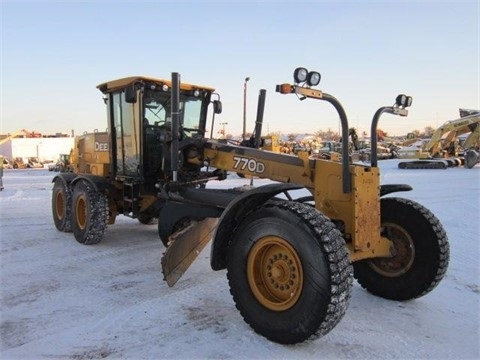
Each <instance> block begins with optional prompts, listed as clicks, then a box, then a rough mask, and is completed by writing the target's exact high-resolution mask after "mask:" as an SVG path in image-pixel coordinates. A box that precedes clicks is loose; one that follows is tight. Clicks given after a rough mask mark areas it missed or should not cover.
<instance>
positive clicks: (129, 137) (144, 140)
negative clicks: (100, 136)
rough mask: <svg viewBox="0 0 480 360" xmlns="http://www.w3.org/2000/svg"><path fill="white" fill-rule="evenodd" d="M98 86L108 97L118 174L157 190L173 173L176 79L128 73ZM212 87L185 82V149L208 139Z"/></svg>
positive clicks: (181, 135) (182, 143)
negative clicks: (173, 80)
mask: <svg viewBox="0 0 480 360" xmlns="http://www.w3.org/2000/svg"><path fill="white" fill-rule="evenodd" d="M97 88H98V89H99V90H100V91H102V92H103V93H104V94H105V95H106V96H107V97H106V103H107V107H108V119H109V131H110V133H111V142H112V143H111V149H112V151H111V154H110V158H111V171H112V174H113V176H114V178H116V179H118V180H121V179H126V180H127V179H129V180H131V181H138V182H141V183H143V184H145V185H146V186H147V187H150V186H151V188H152V191H154V188H153V185H154V184H155V183H156V182H158V181H159V180H160V181H162V180H164V179H165V178H166V177H167V176H168V174H169V173H170V159H171V154H170V153H169V149H170V146H169V145H170V143H171V141H172V131H171V130H172V118H171V116H172V115H171V114H172V108H171V101H172V100H171V98H172V91H171V90H172V83H171V81H170V80H162V79H155V78H147V77H129V78H123V79H118V80H114V81H110V82H107V83H103V84H100V85H98V86H97ZM213 91H214V89H213V88H209V87H205V86H198V85H191V84H187V83H182V84H181V85H180V104H179V134H178V138H179V145H180V146H179V149H180V150H181V149H182V147H183V148H185V147H188V146H189V144H190V143H193V142H195V140H196V139H200V138H202V139H203V138H204V136H205V132H206V119H207V112H208V105H209V104H210V98H211V95H212V93H213ZM149 185H150V186H149Z"/></svg>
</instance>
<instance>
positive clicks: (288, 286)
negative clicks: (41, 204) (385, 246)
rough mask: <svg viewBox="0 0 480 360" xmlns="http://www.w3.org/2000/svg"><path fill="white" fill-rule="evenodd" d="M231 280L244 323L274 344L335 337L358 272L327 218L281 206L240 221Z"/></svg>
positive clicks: (229, 265) (232, 250) (290, 204)
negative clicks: (332, 335) (333, 330)
mask: <svg viewBox="0 0 480 360" xmlns="http://www.w3.org/2000/svg"><path fill="white" fill-rule="evenodd" d="M227 276H228V280H229V285H230V292H231V294H232V296H233V300H234V302H235V304H236V307H237V309H238V310H239V311H240V313H241V315H242V316H243V318H244V319H245V321H246V322H247V323H248V324H249V325H250V326H251V327H252V328H253V329H254V330H255V331H256V332H257V333H259V334H261V335H263V336H265V337H266V338H268V339H269V340H272V341H275V342H278V343H282V344H295V343H299V342H302V341H304V340H306V339H309V338H315V337H318V336H321V335H324V334H326V333H328V332H329V331H330V330H331V329H333V328H334V327H335V326H336V325H337V323H338V322H339V321H340V320H341V319H342V317H343V315H344V314H345V311H346V309H347V307H348V303H349V300H350V296H351V288H352V280H353V269H352V266H351V265H350V260H349V256H348V252H347V249H346V246H345V243H344V240H343V238H342V235H341V233H340V232H339V231H338V230H337V229H336V228H335V226H334V225H333V223H332V222H331V221H330V220H329V219H328V218H327V217H325V216H324V215H322V214H321V213H319V212H318V211H317V210H315V209H314V208H312V207H311V206H309V205H307V204H301V203H297V202H291V201H279V202H272V203H269V204H266V205H263V206H261V207H259V208H257V209H256V210H254V211H253V212H252V213H250V215H248V216H247V217H246V218H244V219H243V220H242V221H241V223H240V225H239V226H238V228H237V229H236V230H235V232H234V234H233V238H232V242H231V245H230V247H229V250H228V261H227Z"/></svg>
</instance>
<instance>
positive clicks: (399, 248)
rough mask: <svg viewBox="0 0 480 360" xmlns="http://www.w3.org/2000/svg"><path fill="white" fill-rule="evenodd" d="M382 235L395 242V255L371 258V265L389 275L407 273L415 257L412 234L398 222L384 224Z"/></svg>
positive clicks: (379, 271)
mask: <svg viewBox="0 0 480 360" xmlns="http://www.w3.org/2000/svg"><path fill="white" fill-rule="evenodd" d="M382 235H384V236H386V237H387V238H388V239H390V240H391V241H392V242H393V248H394V249H395V255H394V256H393V257H391V258H377V259H372V260H370V267H372V269H374V270H375V271H376V272H378V273H379V274H381V275H383V276H387V277H397V276H400V275H403V274H405V273H406V272H407V271H408V270H409V269H410V268H411V267H412V264H413V261H414V259H415V246H414V243H413V240H412V238H411V236H410V235H409V234H408V232H407V231H406V230H405V229H404V228H403V227H401V226H398V225H397V224H390V223H388V224H383V225H382Z"/></svg>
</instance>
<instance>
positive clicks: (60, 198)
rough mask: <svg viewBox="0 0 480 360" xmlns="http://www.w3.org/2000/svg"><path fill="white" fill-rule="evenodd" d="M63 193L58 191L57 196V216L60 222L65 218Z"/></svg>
mask: <svg viewBox="0 0 480 360" xmlns="http://www.w3.org/2000/svg"><path fill="white" fill-rule="evenodd" d="M63 203H64V199H63V193H62V192H61V191H57V194H56V196H55V214H56V215H57V219H58V220H62V219H63V218H64V216H65V211H64V209H63Z"/></svg>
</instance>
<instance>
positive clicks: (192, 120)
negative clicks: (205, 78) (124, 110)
mask: <svg viewBox="0 0 480 360" xmlns="http://www.w3.org/2000/svg"><path fill="white" fill-rule="evenodd" d="M143 104H144V125H147V126H148V125H150V126H152V125H154V126H162V125H166V126H171V120H172V119H171V95H170V93H169V92H163V91H154V90H146V91H145V95H144V101H143ZM201 113H202V99H201V98H197V97H194V96H187V95H184V94H180V124H181V126H182V127H183V128H184V131H185V133H186V134H187V135H191V133H192V132H193V133H196V132H198V131H199V124H200V116H201Z"/></svg>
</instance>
